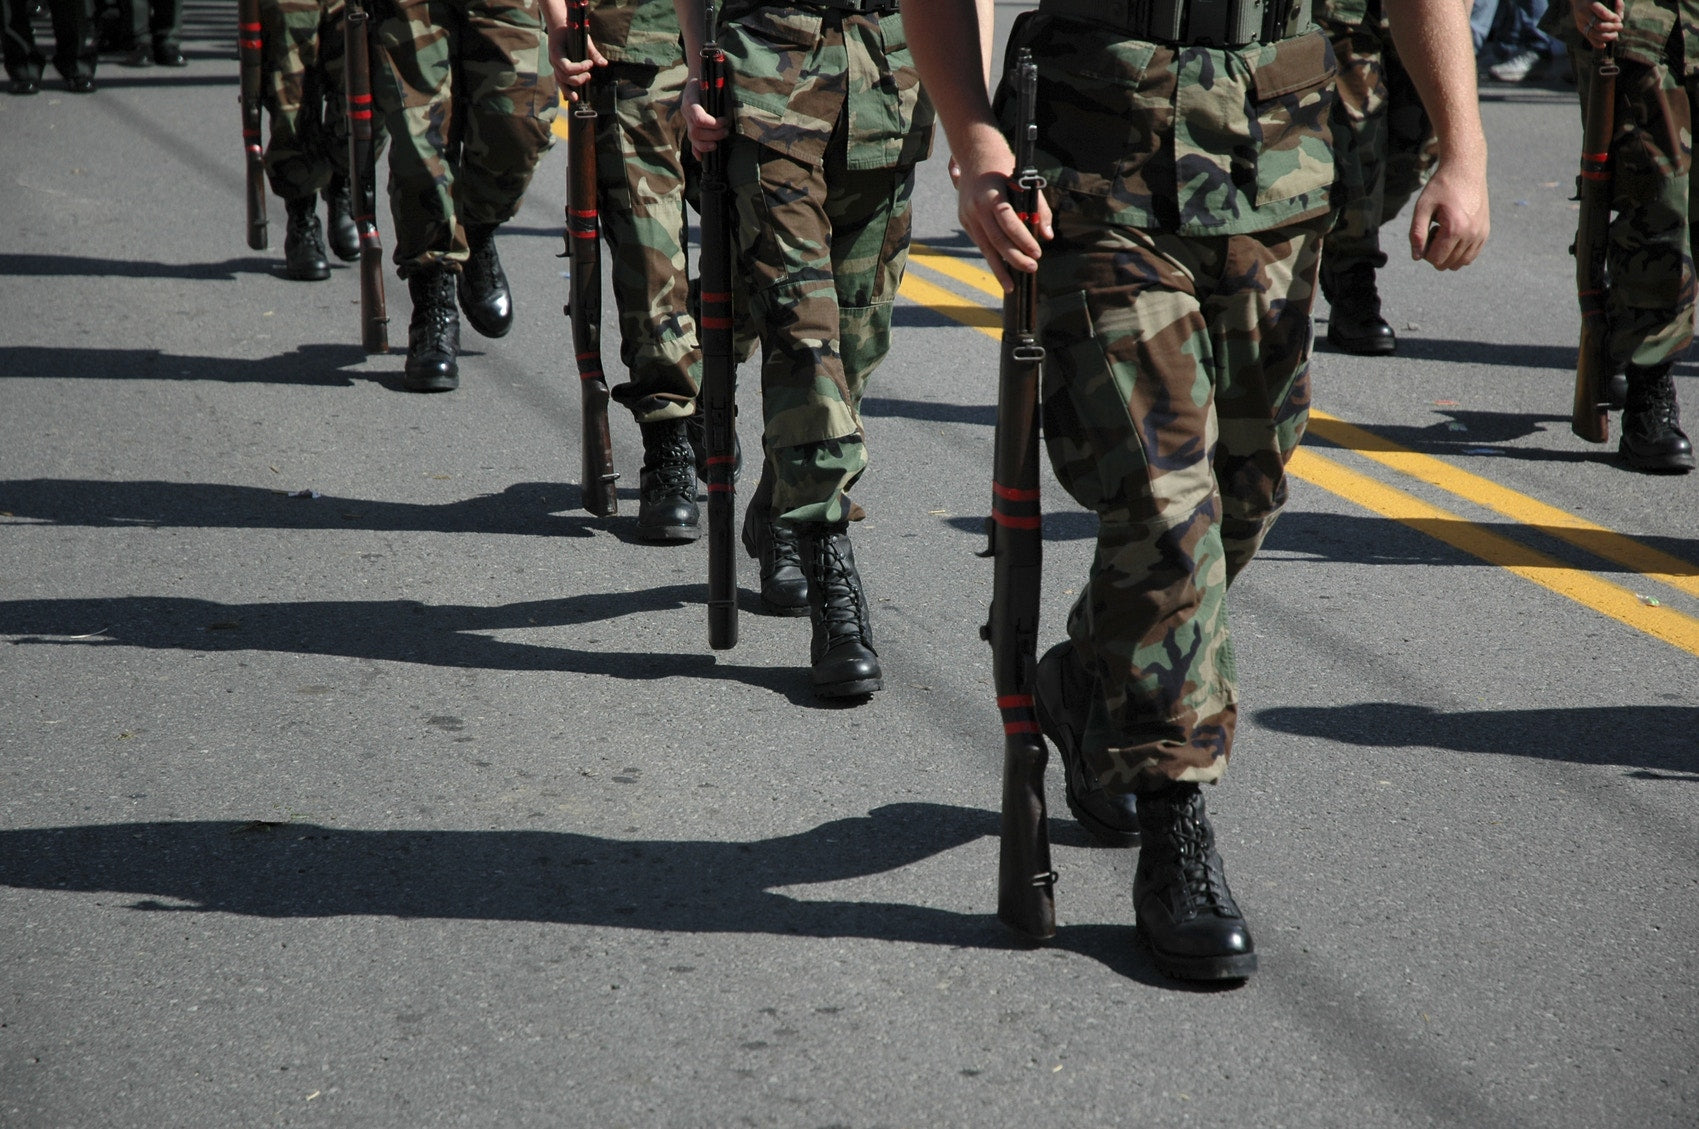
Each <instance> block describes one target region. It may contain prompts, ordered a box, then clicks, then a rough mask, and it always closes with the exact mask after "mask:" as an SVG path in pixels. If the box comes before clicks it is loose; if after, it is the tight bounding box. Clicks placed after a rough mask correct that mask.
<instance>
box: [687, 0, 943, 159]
mask: <svg viewBox="0 0 1699 1129" xmlns="http://www.w3.org/2000/svg"><path fill="white" fill-rule="evenodd" d="M719 44H720V46H721V48H723V49H724V50H725V53H726V59H727V62H728V64H729V66H730V69H731V71H732V75H733V84H734V88H735V99H736V107H735V113H734V119H735V129H736V130H737V132H738V133H740V134H742V135H743V136H744V137H747V138H749V139H750V140H752V141H757V142H759V143H760V144H762V145H765V146H767V147H768V148H770V149H774V150H776V151H778V152H780V153H784V154H785V155H786V156H788V157H791V158H793V159H794V160H798V161H802V162H804V163H806V164H810V165H815V166H818V165H821V164H822V163H823V161H824V158H825V154H826V145H827V142H829V141H830V140H831V139H832V133H833V131H834V129H835V128H837V126H838V119H839V118H840V117H842V116H844V115H846V114H847V115H848V121H847V122H845V124H844V131H845V134H846V138H845V140H846V142H847V145H848V151H849V155H848V159H847V164H848V167H849V168H851V169H886V168H898V167H902V166H905V165H914V164H918V163H919V162H920V161H922V160H924V159H925V158H926V156H927V154H928V153H929V152H931V148H932V103H931V102H930V101H929V100H928V99H927V97H926V94H925V92H924V91H922V90H921V88H920V75H919V74H918V73H917V72H916V71H915V69H914V59H913V57H912V56H911V55H910V54H909V49H908V37H907V35H906V34H905V33H904V31H903V18H902V15H901V14H900V13H898V12H886V13H883V14H878V13H865V14H864V13H858V12H845V11H841V10H837V9H832V8H816V7H811V6H809V5H807V4H801V3H793V4H768V3H762V2H761V0H732V2H731V3H728V4H727V5H726V7H725V11H724V13H723V15H722V16H721V24H720V34H719Z"/></svg>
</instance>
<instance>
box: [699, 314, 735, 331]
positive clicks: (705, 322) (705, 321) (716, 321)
mask: <svg viewBox="0 0 1699 1129" xmlns="http://www.w3.org/2000/svg"><path fill="white" fill-rule="evenodd" d="M731 327H732V319H731V318H711V317H708V316H706V315H704V316H703V318H702V328H703V329H730V328H731Z"/></svg>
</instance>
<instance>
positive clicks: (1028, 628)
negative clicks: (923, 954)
mask: <svg viewBox="0 0 1699 1129" xmlns="http://www.w3.org/2000/svg"><path fill="white" fill-rule="evenodd" d="M1013 77H1014V87H1015V96H1016V98H1017V104H1018V107H1019V111H1020V113H1019V117H1018V118H1017V119H1016V120H1017V121H1018V122H1019V126H1018V128H1019V130H1020V134H1019V136H1018V137H1016V138H1015V163H1016V172H1015V176H1014V178H1013V179H1012V180H1011V181H1010V183H1009V189H1010V193H1011V195H1012V197H1013V203H1014V206H1015V211H1016V213H1017V214H1019V215H1020V217H1021V219H1022V220H1024V221H1025V222H1026V224H1027V228H1028V230H1031V228H1032V225H1033V223H1034V221H1035V219H1036V217H1037V213H1038V193H1039V189H1041V188H1043V187H1044V179H1043V178H1042V177H1041V176H1039V175H1038V170H1037V168H1036V167H1035V163H1034V158H1033V150H1034V148H1035V147H1036V145H1037V141H1038V123H1037V120H1036V107H1037V103H1038V68H1037V67H1036V66H1035V65H1034V64H1033V61H1032V53H1031V52H1030V51H1026V50H1023V51H1021V53H1020V55H1019V56H1018V58H1017V60H1016V62H1015V68H1014V76H1013ZM1036 303H1037V297H1036V285H1035V281H1034V279H1033V276H1032V275H1030V274H1027V273H1025V272H1024V271H1017V272H1015V289H1014V292H1013V293H1012V294H1010V295H1009V296H1008V297H1007V298H1005V299H1004V300H1003V355H1002V362H1001V367H1000V369H999V372H998V376H997V436H996V440H995V442H994V454H993V459H994V463H993V471H992V479H991V517H990V518H989V519H987V520H986V523H985V530H986V534H987V538H988V541H989V544H988V545H987V547H986V550H985V552H984V554H982V555H984V556H988V557H991V558H992V561H993V581H992V595H991V618H990V620H989V622H987V623H986V625H985V627H984V628H983V629H982V630H981V631H980V635H981V637H982V638H984V639H986V640H988V641H989V642H990V644H991V666H992V681H993V683H994V684H995V686H996V690H997V708H998V709H999V710H1000V711H1001V712H1002V715H1003V827H1002V847H1001V853H1000V856H999V859H998V866H997V916H998V917H1000V918H1002V919H1003V923H1004V924H1005V925H1008V926H1009V927H1010V928H1011V929H1014V930H1015V931H1016V932H1018V933H1020V934H1022V935H1024V936H1026V937H1028V938H1031V939H1033V940H1043V939H1045V938H1047V937H1051V936H1054V935H1055V933H1056V898H1055V892H1054V889H1053V887H1054V886H1055V883H1056V872H1055V871H1053V870H1051V869H1050V833H1049V827H1048V820H1047V816H1046V813H1045V808H1044V766H1045V762H1046V761H1047V760H1048V759H1049V753H1048V752H1047V751H1046V750H1045V747H1044V738H1043V736H1042V735H1040V733H1039V731H1038V714H1037V711H1036V710H1035V708H1034V706H1033V699H1032V693H1033V683H1034V679H1035V676H1036V673H1037V667H1038V603H1039V588H1038V585H1039V579H1040V576H1041V574H1042V572H1043V565H1044V560H1043V556H1044V547H1043V538H1044V515H1043V512H1042V511H1041V510H1040V508H1039V493H1038V378H1039V369H1040V367H1041V365H1042V363H1043V360H1044V348H1043V346H1041V345H1039V344H1038V337H1037V309H1036Z"/></svg>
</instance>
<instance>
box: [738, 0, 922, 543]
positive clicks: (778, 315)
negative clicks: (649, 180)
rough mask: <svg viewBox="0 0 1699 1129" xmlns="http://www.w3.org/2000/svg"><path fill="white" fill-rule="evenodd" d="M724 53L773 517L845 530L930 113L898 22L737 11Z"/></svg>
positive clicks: (778, 10)
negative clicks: (865, 397) (772, 478)
mask: <svg viewBox="0 0 1699 1129" xmlns="http://www.w3.org/2000/svg"><path fill="white" fill-rule="evenodd" d="M719 42H720V45H721V46H722V47H723V48H724V50H725V52H726V55H727V59H728V63H729V69H730V71H731V73H732V76H733V102H734V109H733V118H734V120H733V131H734V132H733V142H732V144H731V148H730V152H729V154H728V159H727V165H728V176H729V178H730V182H731V188H732V193H733V196H734V198H735V201H736V207H737V233H738V234H737V238H738V266H739V275H740V276H741V277H742V279H743V280H745V281H746V282H747V283H748V284H749V287H750V292H749V295H748V300H749V307H750V313H751V316H752V320H753V324H754V326H755V327H756V329H757V331H758V332H759V334H760V336H761V342H762V346H763V354H762V366H761V385H762V402H763V408H764V412H765V424H766V426H765V432H764V437H763V438H764V444H765V448H766V453H767V457H768V458H769V460H770V461H771V462H772V464H773V467H774V470H775V472H776V477H777V486H776V488H775V490H774V502H773V506H774V514H775V516H779V517H783V518H785V519H787V520H790V521H793V522H800V521H810V522H813V521H825V522H836V521H842V520H845V519H846V518H848V517H849V516H850V513H851V503H850V502H849V501H848V500H847V499H846V498H845V497H844V496H843V492H844V491H845V490H847V489H848V488H849V487H850V486H851V485H852V484H853V483H854V482H855V481H856V479H857V478H859V477H860V475H861V473H862V471H863V470H864V469H865V468H866V465H867V448H866V443H865V436H864V433H863V430H862V426H861V415H860V406H861V397H862V394H863V392H864V391H865V390H866V387H867V381H868V378H869V377H870V376H871V375H872V373H873V370H874V369H875V368H876V367H877V366H878V364H879V362H880V361H881V360H883V359H884V356H885V354H886V352H887V351H888V350H889V348H890V341H891V308H892V304H893V303H894V302H895V300H896V295H897V287H898V285H899V284H900V283H901V281H902V274H903V268H904V266H905V265H906V263H907V259H908V244H909V211H910V205H911V200H912V195H913V191H914V165H915V163H916V162H918V161H919V160H921V159H922V158H924V157H925V156H926V155H927V153H928V152H929V151H930V148H931V137H932V106H931V103H930V102H928V101H927V100H926V98H925V96H924V94H922V93H921V90H920V83H919V76H918V75H917V74H916V73H915V70H914V63H913V60H912V58H911V57H910V55H909V52H908V41H907V39H906V38H905V35H904V32H903V26H902V19H901V17H900V16H898V15H897V14H895V13H888V14H883V15H879V14H872V13H868V14H862V13H851V12H844V11H839V10H833V9H818V8H810V7H807V6H804V5H793V6H784V5H780V6H765V5H756V4H750V3H747V2H734V3H731V4H728V5H727V6H726V9H725V11H724V13H723V15H722V23H721V26H720V36H719Z"/></svg>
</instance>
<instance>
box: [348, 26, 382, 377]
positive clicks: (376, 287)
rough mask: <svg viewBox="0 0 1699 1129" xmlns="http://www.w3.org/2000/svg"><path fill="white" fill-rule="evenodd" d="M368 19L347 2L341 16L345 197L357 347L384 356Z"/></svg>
mask: <svg viewBox="0 0 1699 1129" xmlns="http://www.w3.org/2000/svg"><path fill="white" fill-rule="evenodd" d="M369 22H370V16H369V15H368V14H367V12H366V9H365V7H364V6H363V5H361V4H359V3H356V2H354V0H350V2H349V4H348V6H347V8H346V11H345V14H344V16H343V27H342V34H343V46H344V48H345V58H346V60H347V62H346V64H345V67H346V69H345V70H344V72H343V79H344V82H345V84H346V86H347V96H348V195H349V198H350V199H351V200H352V202H353V204H354V228H355V230H356V231H358V232H359V233H360V344H361V346H362V347H364V348H365V350H366V352H368V353H387V352H389V308H388V305H387V304H386V303H385V301H384V295H383V240H382V238H381V237H380V236H379V234H378V218H377V212H378V190H377V145H376V143H375V140H374V139H375V136H376V129H375V127H374V125H373V119H372V55H371V35H370V28H369V27H368V24H369Z"/></svg>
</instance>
